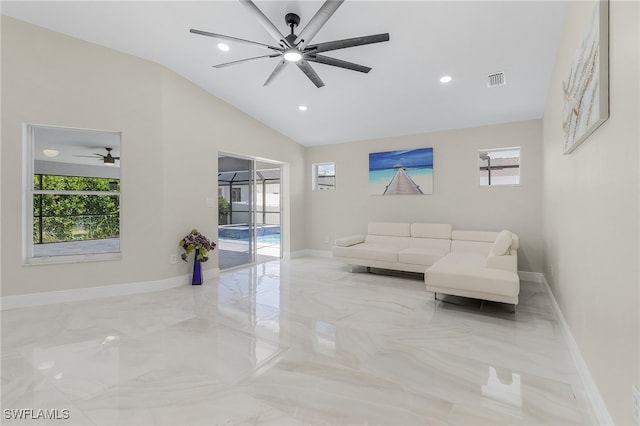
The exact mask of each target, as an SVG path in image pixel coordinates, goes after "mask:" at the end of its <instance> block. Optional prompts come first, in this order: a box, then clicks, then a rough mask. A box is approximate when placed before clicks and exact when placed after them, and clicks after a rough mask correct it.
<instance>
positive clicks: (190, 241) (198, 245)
mask: <svg viewBox="0 0 640 426" xmlns="http://www.w3.org/2000/svg"><path fill="white" fill-rule="evenodd" d="M179 245H180V247H182V248H183V249H184V253H182V256H181V257H182V260H184V261H185V262H186V261H187V256H188V255H189V253H191V252H192V251H194V250H197V257H196V260H199V261H201V262H206V261H207V260H209V258H208V257H207V252H209V251H211V250H213V249H215V248H216V243H214V242H211V241H209V240H208V239H207V237H205V236H204V235H202V234H201V233H199V232H198V230H197V229H194V230H192V231H191V232H190V233H189V234H187V236H185V237H184V238H183V239H181V240H180V243H179Z"/></svg>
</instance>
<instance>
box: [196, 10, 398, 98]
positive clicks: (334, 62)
mask: <svg viewBox="0 0 640 426" xmlns="http://www.w3.org/2000/svg"><path fill="white" fill-rule="evenodd" d="M343 1H344V0H327V1H326V2H325V3H324V4H323V5H322V7H320V9H319V10H318V12H316V14H315V15H314V16H313V18H311V20H310V21H309V23H308V24H307V25H306V26H305V27H304V29H303V30H302V31H301V32H300V34H299V35H296V34H295V33H294V29H295V28H296V27H297V26H298V24H300V17H299V16H298V15H296V14H295V13H287V14H286V16H285V22H286V23H287V26H289V27H290V28H291V34H289V35H288V36H286V37H285V36H283V35H282V34H281V33H280V31H279V30H278V28H277V27H276V26H275V25H274V24H273V23H272V22H271V21H270V20H269V19H268V18H267V17H266V16H265V15H264V14H263V13H262V11H261V10H260V9H258V6H256V5H255V4H254V3H253V2H252V1H251V0H240V3H242V4H243V5H244V6H246V7H247V9H249V11H251V13H253V15H254V16H255V17H256V18H257V19H258V21H259V22H260V24H262V26H263V27H264V28H265V30H267V32H268V33H269V35H271V37H273V39H274V40H275V41H276V42H277V43H278V46H273V45H269V44H264V43H259V42H256V41H251V40H244V39H241V38H237V37H231V36H227V35H223V34H216V33H211V32H208V31H201V30H195V29H191V30H189V31H190V32H191V33H193V34H200V35H203V36H207V37H213V38H219V39H223V40H229V41H234V42H239V43H245V44H250V45H253V46H260V47H262V48H264V49H267V50H269V51H270V53H269V54H267V55H262V56H256V57H253V58H247V59H241V60H239V61H233V62H227V63H224V64H219V65H214V66H213V67H214V68H223V67H228V66H230V65H236V64H240V63H243V62H249V61H255V60H259V59H269V58H279V62H278V64H277V65H276V67H275V69H274V70H273V72H272V73H271V75H270V76H269V78H267V80H266V81H265V83H264V85H265V86H266V85H268V84H269V83H271V81H273V79H274V78H275V77H276V76H277V75H278V74H280V72H282V70H283V69H284V67H285V66H286V65H287V64H288V63H289V62H293V63H295V64H296V65H297V66H298V68H300V70H302V72H303V73H305V75H306V76H307V77H308V78H309V79H310V80H311V81H312V82H313V84H315V85H316V87H318V88H320V87H323V86H324V82H323V81H322V80H321V79H320V77H319V76H318V74H317V73H316V72H315V70H314V69H313V68H312V67H311V64H309V62H316V63H319V64H325V65H331V66H334V67H340V68H344V69H348V70H352V71H359V72H363V73H368V72H369V71H371V68H370V67H366V66H363V65H358V64H354V63H352V62H347V61H343V60H341V59H336V58H331V57H329V56H325V55H321V54H320V53H322V52H329V51H332V50H338V49H345V48H347V47H354V46H362V45H365V44H372V43H380V42H383V41H389V33H383V34H375V35H369V36H362V37H354V38H348V39H343V40H336V41H329V42H325V43H317V44H310V42H311V40H312V39H313V37H314V36H315V35H316V34H317V33H318V31H320V29H321V28H322V27H323V26H324V25H325V24H326V23H327V21H328V20H329V18H331V15H333V13H334V12H335V11H336V10H337V9H338V7H340V5H342V3H343Z"/></svg>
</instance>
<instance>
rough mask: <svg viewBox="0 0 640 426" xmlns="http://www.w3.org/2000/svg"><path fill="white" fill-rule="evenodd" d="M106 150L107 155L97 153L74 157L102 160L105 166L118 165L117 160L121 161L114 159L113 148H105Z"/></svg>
mask: <svg viewBox="0 0 640 426" xmlns="http://www.w3.org/2000/svg"><path fill="white" fill-rule="evenodd" d="M105 149H106V150H107V155H103V154H97V153H95V154H93V155H74V157H85V158H95V159H100V160H102V163H103V164H104V165H105V166H115V165H116V160H119V159H120V157H114V156H113V155H111V151H112V150H113V148H108V147H105Z"/></svg>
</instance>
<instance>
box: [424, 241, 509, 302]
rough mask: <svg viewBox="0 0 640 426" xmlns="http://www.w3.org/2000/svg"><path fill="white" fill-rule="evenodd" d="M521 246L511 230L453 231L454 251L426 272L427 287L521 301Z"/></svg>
mask: <svg viewBox="0 0 640 426" xmlns="http://www.w3.org/2000/svg"><path fill="white" fill-rule="evenodd" d="M518 246H519V239H518V236H517V235H516V234H514V233H511V232H509V231H501V232H499V233H498V232H479V231H453V233H452V241H451V253H449V254H448V255H446V256H444V257H443V258H442V259H440V260H438V261H437V262H435V263H434V264H433V265H431V266H430V267H429V268H428V269H427V270H426V272H425V275H424V280H425V284H426V287H427V290H428V291H432V292H434V293H436V294H437V293H441V294H450V295H456V296H462V297H471V298H475V299H482V300H491V301H495V302H502V303H511V304H514V305H517V304H518V295H519V294H520V278H519V277H518V257H517V249H518Z"/></svg>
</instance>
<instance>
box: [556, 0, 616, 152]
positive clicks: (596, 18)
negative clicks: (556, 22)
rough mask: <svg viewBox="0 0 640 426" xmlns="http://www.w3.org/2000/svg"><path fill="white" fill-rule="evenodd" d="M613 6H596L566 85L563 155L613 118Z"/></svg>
mask: <svg viewBox="0 0 640 426" xmlns="http://www.w3.org/2000/svg"><path fill="white" fill-rule="evenodd" d="M608 12H609V2H608V1H604V0H600V1H597V2H595V5H594V11H593V13H592V14H591V19H590V22H589V24H588V25H587V28H586V31H585V35H584V37H583V38H582V39H581V41H580V44H579V46H578V48H577V50H576V54H575V57H574V59H573V62H572V64H571V69H570V70H569V73H568V74H567V77H566V78H565V80H564V81H563V82H562V90H563V114H564V116H563V121H562V130H563V133H564V147H563V152H564V153H565V154H569V153H570V152H571V151H573V150H574V149H576V148H577V147H578V145H580V144H581V143H582V142H584V141H585V140H586V139H587V138H588V137H589V135H591V134H592V133H593V132H594V131H595V130H596V129H597V128H598V127H599V126H600V125H601V124H602V123H604V122H605V121H606V120H607V118H609V75H608V70H609V53H608V52H609V37H608V34H609V29H608V25H609V13H608Z"/></svg>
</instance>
